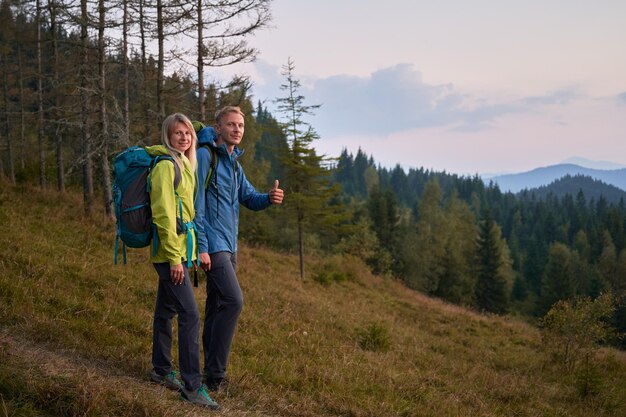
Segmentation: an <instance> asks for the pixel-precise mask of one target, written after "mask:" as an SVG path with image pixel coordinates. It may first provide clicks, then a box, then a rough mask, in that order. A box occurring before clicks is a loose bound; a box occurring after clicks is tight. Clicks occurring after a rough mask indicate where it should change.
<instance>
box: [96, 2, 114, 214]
mask: <svg viewBox="0 0 626 417" xmlns="http://www.w3.org/2000/svg"><path fill="white" fill-rule="evenodd" d="M104 6H105V5H104V0H98V16H99V19H98V70H99V73H100V77H99V84H100V86H99V87H100V88H99V89H100V123H101V126H102V154H101V155H102V157H101V163H102V192H103V198H104V212H105V213H106V215H107V216H108V217H109V218H111V219H113V218H114V213H113V191H112V189H111V172H110V171H111V170H110V168H109V142H110V138H109V121H108V116H107V102H106V61H105V60H106V50H105V47H104V41H105V39H104V26H105V23H106V9H105V7H104Z"/></svg>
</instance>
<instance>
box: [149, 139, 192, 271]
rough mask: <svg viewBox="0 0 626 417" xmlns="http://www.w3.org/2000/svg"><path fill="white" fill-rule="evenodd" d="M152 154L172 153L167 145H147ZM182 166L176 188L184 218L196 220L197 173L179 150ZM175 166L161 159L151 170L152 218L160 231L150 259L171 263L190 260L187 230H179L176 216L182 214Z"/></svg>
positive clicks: (188, 220)
mask: <svg viewBox="0 0 626 417" xmlns="http://www.w3.org/2000/svg"><path fill="white" fill-rule="evenodd" d="M146 151H147V152H148V154H150V155H152V156H155V155H168V152H167V149H166V148H165V146H163V145H156V146H148V147H146ZM178 156H179V160H180V161H181V162H182V166H181V180H180V184H179V185H178V188H177V189H176V192H177V193H178V195H179V196H180V198H181V201H182V208H183V209H182V212H183V222H185V223H187V222H192V221H193V218H194V216H195V211H194V207H193V202H194V190H195V187H196V175H195V172H194V171H193V169H192V167H191V163H190V162H189V160H188V159H187V157H186V156H185V155H183V154H179V155H178ZM174 175H175V174H174V166H173V165H172V164H171V163H170V162H169V161H161V162H159V163H158V164H156V165H155V167H154V168H153V169H152V172H151V173H150V205H151V207H152V222H153V223H154V224H155V225H156V228H157V233H158V235H159V244H158V247H157V251H156V254H155V255H154V256H152V255H151V256H150V262H152V263H163V262H169V264H170V266H174V265H178V264H180V263H181V262H182V261H187V234H186V233H182V234H177V233H176V219H177V218H178V217H179V216H180V211H179V205H178V198H177V197H176V194H175V192H174ZM192 233H193V243H192V244H193V248H192V251H191V253H192V254H193V255H192V258H191V260H192V261H193V260H195V259H196V235H195V230H192Z"/></svg>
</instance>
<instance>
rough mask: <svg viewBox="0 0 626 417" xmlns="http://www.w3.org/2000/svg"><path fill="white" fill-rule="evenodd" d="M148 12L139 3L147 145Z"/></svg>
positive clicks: (146, 140) (149, 127)
mask: <svg viewBox="0 0 626 417" xmlns="http://www.w3.org/2000/svg"><path fill="white" fill-rule="evenodd" d="M145 13H146V10H145V8H144V0H140V2H139V33H140V34H141V71H142V74H143V85H142V89H143V97H142V98H143V129H144V138H143V141H144V143H146V144H149V143H150V136H151V135H152V120H151V117H150V100H149V90H148V85H149V84H148V80H149V79H150V76H149V74H148V52H147V48H146V30H145V27H146V15H145Z"/></svg>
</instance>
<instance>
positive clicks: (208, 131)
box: [197, 126, 217, 146]
mask: <svg viewBox="0 0 626 417" xmlns="http://www.w3.org/2000/svg"><path fill="white" fill-rule="evenodd" d="M197 136H198V145H207V144H208V145H213V146H215V139H217V132H216V131H215V129H213V127H211V126H207V127H203V128H202V129H200V130H199V131H198V134H197Z"/></svg>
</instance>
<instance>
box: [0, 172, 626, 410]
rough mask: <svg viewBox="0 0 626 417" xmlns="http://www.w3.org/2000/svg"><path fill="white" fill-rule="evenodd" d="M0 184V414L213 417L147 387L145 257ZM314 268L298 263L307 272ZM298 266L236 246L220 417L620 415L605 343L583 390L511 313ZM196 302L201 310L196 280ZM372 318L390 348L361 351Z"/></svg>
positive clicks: (69, 203)
mask: <svg viewBox="0 0 626 417" xmlns="http://www.w3.org/2000/svg"><path fill="white" fill-rule="evenodd" d="M0 185H1V186H2V188H1V191H0V222H1V224H2V225H3V226H5V227H3V230H4V233H3V234H2V235H0V247H2V251H1V253H0V267H2V271H3V272H4V274H2V276H0V394H1V397H0V417H2V416H39V415H50V416H56V415H63V416H78V415H81V416H83V415H85V416H144V415H145V416H148V415H150V416H165V415H168V416H169V415H172V416H195V415H206V414H208V413H209V412H208V411H205V410H199V409H197V408H193V407H191V406H188V405H186V404H184V403H182V402H181V401H180V400H179V399H178V398H177V395H176V394H174V393H172V392H171V391H167V390H165V389H163V388H161V387H158V386H154V385H151V384H149V383H148V382H147V377H146V376H147V373H148V371H149V369H150V351H151V350H150V349H151V347H150V343H151V315H152V309H153V303H154V298H155V289H156V285H155V280H156V274H155V273H154V271H153V269H152V267H151V266H150V265H149V264H148V262H147V252H145V251H137V250H134V251H132V252H131V254H130V260H129V264H128V265H126V266H121V265H118V266H114V265H113V261H112V260H113V249H112V248H113V246H112V243H113V242H112V238H113V232H112V230H113V226H112V225H111V224H110V223H108V222H107V221H106V220H105V219H103V218H101V217H99V216H98V217H96V218H90V219H88V218H85V217H84V216H83V214H82V209H81V207H82V204H81V201H80V196H79V195H76V194H71V193H70V194H67V195H64V196H59V195H57V194H56V193H54V192H42V191H39V190H36V189H30V188H26V189H24V188H23V187H22V188H13V187H11V186H8V185H6V184H0ZM323 261H324V260H320V259H308V260H307V271H310V273H309V275H310V276H313V273H314V271H315V268H316V265H319V264H321V263H322V262H323ZM297 262H298V261H297V257H295V256H292V255H288V254H279V253H276V252H273V251H270V250H267V249H264V248H255V247H249V246H245V245H242V247H241V252H240V257H239V277H240V280H241V286H242V288H243V291H244V298H245V307H244V311H243V313H242V316H241V319H240V323H239V327H238V331H237V335H236V337H235V342H234V345H233V352H232V355H231V363H230V367H229V378H230V379H231V390H230V393H229V395H228V396H225V395H223V394H219V395H218V396H217V398H216V399H217V400H218V402H220V404H221V405H222V408H223V411H221V412H220V413H219V414H223V415H228V416H355V417H356V416H454V417H456V416H581V417H582V416H591V415H593V416H622V415H626V380H625V378H624V375H626V357H625V355H624V354H623V353H622V352H616V351H613V350H609V349H607V350H604V351H602V354H601V357H600V364H601V373H602V383H603V389H602V390H601V393H600V394H599V395H597V396H595V397H592V398H589V397H587V398H580V397H579V396H578V394H577V392H576V389H575V384H574V382H573V381H572V379H571V377H570V376H568V375H564V374H563V373H562V372H560V370H559V369H558V368H556V367H554V366H553V365H552V364H550V363H549V362H547V361H546V359H545V358H546V356H545V355H544V353H543V351H542V349H541V342H540V337H539V333H538V331H537V330H536V329H534V328H533V327H531V326H528V325H527V324H525V323H523V322H521V321H518V320H516V319H513V318H507V317H498V316H484V315H480V314H477V313H475V312H471V311H468V310H465V309H463V308H460V307H457V306H452V305H449V304H445V303H442V302H440V301H439V300H435V299H431V298H427V297H424V296H423V295H421V294H418V293H415V292H412V291H409V290H407V289H406V288H405V287H403V286H402V285H401V284H400V283H398V282H396V281H394V280H391V279H382V278H379V277H373V276H371V275H370V274H369V273H368V272H367V270H366V268H364V267H363V266H362V265H360V264H359V263H358V262H356V261H354V260H351V261H347V260H346V262H344V265H343V267H344V268H346V271H344V272H349V273H348V275H349V276H352V277H354V279H352V280H347V281H341V282H334V283H330V284H327V285H321V284H320V283H318V282H316V281H314V280H313V279H307V280H305V281H301V280H300V279H299V278H298V263H297ZM348 269H349V271H347V270H348ZM203 283H204V282H203V280H201V284H203ZM196 296H197V301H198V304H199V305H200V306H202V305H203V304H204V294H203V288H202V285H201V287H200V288H198V289H196ZM201 310H202V309H201ZM372 324H376V326H380V328H381V329H383V330H385V331H386V334H388V337H389V347H388V349H380V350H376V349H374V350H364V349H362V348H361V347H359V335H360V334H361V332H362V331H363V329H368V328H371V326H372Z"/></svg>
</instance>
